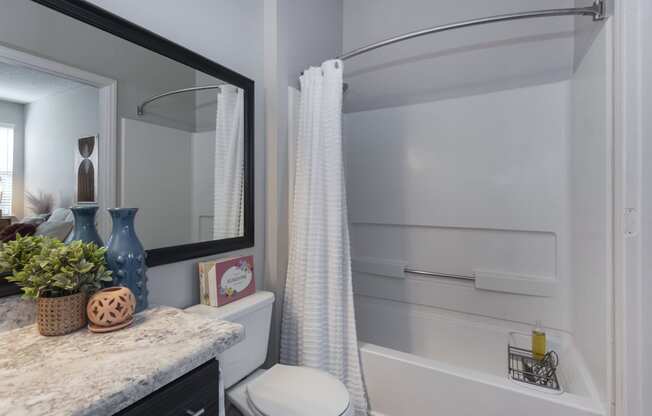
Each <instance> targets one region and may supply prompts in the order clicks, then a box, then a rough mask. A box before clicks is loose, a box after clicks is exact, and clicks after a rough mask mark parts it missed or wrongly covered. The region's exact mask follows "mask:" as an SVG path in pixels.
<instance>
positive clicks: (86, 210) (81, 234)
mask: <svg viewBox="0 0 652 416" xmlns="http://www.w3.org/2000/svg"><path fill="white" fill-rule="evenodd" d="M97 209H98V206H97V205H87V206H77V207H72V208H70V210H71V211H72V215H73V216H74V218H75V226H74V227H73V230H72V233H71V235H70V237H68V238H67V239H66V242H70V241H75V240H81V241H83V242H84V243H95V244H96V245H97V246H98V247H102V246H103V245H104V242H103V241H102V238H101V237H100V234H99V233H98V232H97V227H96V226H95V214H96V213H97Z"/></svg>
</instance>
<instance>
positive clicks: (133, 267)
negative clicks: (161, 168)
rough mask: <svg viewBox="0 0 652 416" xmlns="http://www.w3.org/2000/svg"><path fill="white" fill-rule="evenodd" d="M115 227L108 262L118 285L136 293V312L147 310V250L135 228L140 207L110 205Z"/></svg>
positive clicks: (112, 232) (108, 251)
mask: <svg viewBox="0 0 652 416" xmlns="http://www.w3.org/2000/svg"><path fill="white" fill-rule="evenodd" d="M108 211H109V214H111V219H112V220H113V230H112V231H111V236H110V237H109V239H108V241H107V242H106V247H107V252H106V262H107V264H108V265H109V268H110V269H111V271H112V272H113V284H114V285H115V286H125V287H128V288H129V289H130V290H131V291H132V292H133V294H134V296H136V312H140V311H142V310H144V309H147V294H148V293H147V276H146V274H145V271H146V270H147V266H146V265H145V255H146V253H145V250H144V249H143V245H142V244H141V243H140V240H139V239H138V236H137V235H136V230H135V229H134V218H135V217H136V212H138V208H109V209H108Z"/></svg>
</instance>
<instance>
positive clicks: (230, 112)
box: [0, 0, 244, 250]
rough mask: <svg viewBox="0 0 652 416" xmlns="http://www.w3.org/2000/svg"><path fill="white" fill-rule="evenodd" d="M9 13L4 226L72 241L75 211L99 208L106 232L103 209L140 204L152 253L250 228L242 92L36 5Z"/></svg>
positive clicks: (1, 56) (140, 225) (0, 57)
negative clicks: (246, 225) (246, 218)
mask: <svg viewBox="0 0 652 416" xmlns="http://www.w3.org/2000/svg"><path fill="white" fill-rule="evenodd" d="M3 1H6V0H3ZM8 10H10V11H11V13H2V14H0V39H1V42H2V43H1V44H0V192H2V193H1V196H0V210H1V211H2V212H1V214H0V216H1V219H0V228H6V227H8V226H10V225H11V226H13V228H14V229H15V228H20V227H28V225H29V227H28V228H29V229H30V232H33V233H37V234H47V235H51V236H55V237H57V238H60V239H62V240H65V239H66V238H67V237H68V236H69V235H70V232H71V230H72V215H71V213H70V210H69V208H70V207H71V206H73V205H83V204H98V205H100V214H99V215H98V228H99V229H100V233H101V235H102V237H103V238H106V236H107V235H108V233H109V231H110V229H109V228H110V220H109V219H108V216H107V215H106V213H105V208H108V207H113V206H122V207H137V208H139V212H138V216H137V219H136V229H137V232H138V235H139V237H140V240H141V241H142V243H143V245H144V247H145V249H148V250H151V249H156V248H163V247H170V246H178V245H183V244H188V243H194V242H201V241H211V240H221V239H226V238H234V237H240V236H243V234H244V232H243V230H244V224H243V220H244V218H243V202H244V201H243V195H244V116H243V114H244V96H243V91H242V90H241V89H239V88H237V87H235V86H233V85H229V84H227V83H225V82H223V81H221V80H219V79H217V78H214V77H212V76H210V75H208V74H205V73H202V72H200V71H197V70H195V69H194V68H191V67H189V66H186V65H184V64H182V63H179V62H176V61H174V60H171V59H169V58H167V57H164V56H161V55H159V54H157V53H154V52H152V51H149V50H147V49H145V48H142V47H140V46H138V45H135V44H133V43H130V42H127V41H125V40H123V39H121V38H118V37H116V36H114V35H111V34H108V33H106V32H103V31H101V30H99V29H96V28H94V27H92V26H89V25H87V24H85V23H82V22H79V21H76V20H74V19H72V18H70V17H68V16H65V15H62V14H60V13H58V12H55V11H52V10H50V9H47V8H45V7H43V6H40V5H38V4H35V3H31V2H12V7H11V8H9V9H8ZM23 229H24V230H26V228H23ZM24 232H25V231H23V233H24Z"/></svg>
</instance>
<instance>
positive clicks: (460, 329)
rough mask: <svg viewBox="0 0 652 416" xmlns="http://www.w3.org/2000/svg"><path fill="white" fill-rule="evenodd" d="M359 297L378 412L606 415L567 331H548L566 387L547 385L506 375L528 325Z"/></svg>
mask: <svg viewBox="0 0 652 416" xmlns="http://www.w3.org/2000/svg"><path fill="white" fill-rule="evenodd" d="M355 302H356V316H357V322H358V333H359V337H360V339H361V357H362V366H363V372H364V378H365V382H366V386H367V392H368V395H369V402H370V405H371V409H372V414H373V415H374V416H478V415H482V416H508V415H514V416H521V415H524V416H589V415H590V416H598V415H600V416H604V415H605V412H604V408H603V404H602V403H601V402H600V400H599V399H598V398H597V395H596V393H595V389H594V387H593V384H592V382H591V380H590V377H588V372H587V371H586V369H585V367H584V365H583V362H582V359H581V357H580V356H579V354H578V353H577V351H576V349H575V348H574V346H573V345H572V340H571V339H570V337H569V336H567V335H564V334H548V339H549V341H548V343H549V345H550V346H551V348H552V349H555V350H556V351H557V352H558V353H559V357H560V366H559V369H558V376H559V380H560V383H561V384H562V387H563V389H564V391H563V392H562V393H553V392H542V391H540V390H538V388H535V387H531V386H528V385H526V384H522V383H517V382H515V381H512V380H510V379H509V378H508V376H507V351H506V348H507V344H508V343H509V342H510V339H511V342H515V341H516V342H517V343H519V344H521V343H523V342H524V340H525V341H527V340H528V339H529V338H528V336H527V329H528V328H527V327H523V326H520V325H519V324H512V323H509V324H507V323H504V322H502V321H497V320H491V319H486V318H478V317H468V316H462V315H460V314H454V313H449V312H445V311H438V310H435V309H433V308H427V307H420V306H415V305H409V304H404V303H399V302H392V301H387V300H380V299H374V298H367V297H360V296H357V297H356V300H355ZM514 331H516V332H517V333H523V334H524V335H523V336H520V335H518V334H517V335H514Z"/></svg>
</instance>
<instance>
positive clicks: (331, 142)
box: [281, 60, 367, 415]
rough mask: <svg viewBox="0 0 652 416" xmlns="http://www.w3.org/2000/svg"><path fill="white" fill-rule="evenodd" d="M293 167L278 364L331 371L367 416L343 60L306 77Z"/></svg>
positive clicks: (359, 412)
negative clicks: (349, 204)
mask: <svg viewBox="0 0 652 416" xmlns="http://www.w3.org/2000/svg"><path fill="white" fill-rule="evenodd" d="M294 163H295V167H296V169H295V172H296V173H295V181H294V198H293V201H292V210H291V212H292V217H291V218H290V253H289V260H288V273H287V281H286V287H285V302H284V305H283V320H282V328H281V362H283V363H286V364H293V365H302V366H308V367H314V368H319V369H322V370H325V371H328V372H329V373H331V374H332V375H334V376H336V377H337V378H339V379H340V380H341V381H342V382H344V384H345V385H346V387H347V389H348V390H349V393H350V395H351V405H352V406H354V407H355V410H356V414H359V415H360V414H367V398H366V394H365V389H364V384H363V381H362V374H361V369H360V354H359V350H358V340H357V335H356V328H355V314H354V310H353V286H352V282H351V255H350V245H349V228H348V221H347V212H346V193H345V186H344V163H343V156H342V62H341V61H339V60H333V61H327V62H324V64H322V66H321V68H310V69H308V70H306V71H305V72H304V74H303V76H302V77H301V100H300V110H299V134H298V139H297V143H296V160H295V161H294Z"/></svg>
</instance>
